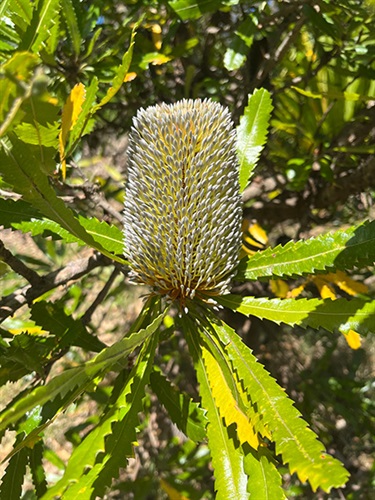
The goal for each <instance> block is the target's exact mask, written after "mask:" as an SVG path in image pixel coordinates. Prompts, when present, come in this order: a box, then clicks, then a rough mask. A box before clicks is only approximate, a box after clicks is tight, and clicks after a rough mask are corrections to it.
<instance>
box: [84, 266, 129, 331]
mask: <svg viewBox="0 0 375 500" xmlns="http://www.w3.org/2000/svg"><path fill="white" fill-rule="evenodd" d="M119 273H120V270H119V269H118V268H117V267H115V269H114V270H113V272H112V274H111V276H110V277H109V279H108V281H107V283H106V284H105V285H104V286H103V288H102V289H101V290H100V292H99V293H98V296H97V297H96V299H95V300H94V302H93V303H92V304H91V306H90V307H89V308H88V309H87V311H86V312H85V314H84V315H83V316H82V318H81V321H82V322H83V324H84V325H87V324H88V323H89V322H90V321H91V317H92V315H93V313H94V311H95V309H96V308H97V307H98V306H99V305H100V304H101V303H102V302H103V300H104V298H105V297H106V295H107V293H108V291H109V289H110V288H111V286H112V284H113V282H114V281H115V279H116V277H117V276H118V274H119Z"/></svg>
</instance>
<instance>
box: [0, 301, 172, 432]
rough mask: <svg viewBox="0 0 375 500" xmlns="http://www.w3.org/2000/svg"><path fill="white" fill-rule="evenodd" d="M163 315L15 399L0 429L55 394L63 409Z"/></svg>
mask: <svg viewBox="0 0 375 500" xmlns="http://www.w3.org/2000/svg"><path fill="white" fill-rule="evenodd" d="M149 304H150V302H149V303H147V304H146V306H145V310H147V308H149ZM164 315H165V311H164V312H163V313H161V314H159V315H158V316H156V317H155V316H154V319H153V321H152V322H151V324H150V325H148V326H147V327H146V328H144V329H141V330H139V331H137V332H134V333H132V334H131V335H130V336H129V337H126V338H124V339H122V340H120V341H119V342H117V343H116V344H114V345H113V346H111V347H107V348H106V349H104V350H103V351H101V352H100V353H99V354H98V355H97V356H95V357H94V358H93V359H92V360H90V361H88V362H87V363H85V364H84V365H82V366H78V367H76V368H71V369H69V370H67V371H65V372H63V373H62V374H60V375H57V376H56V377H54V378H53V379H51V380H50V382H49V383H48V384H46V385H44V386H41V387H37V388H36V389H34V390H32V391H31V392H30V393H29V394H27V395H26V396H25V397H24V398H22V399H20V400H17V401H15V402H14V404H12V405H11V406H10V407H8V408H7V409H6V410H4V411H3V412H2V413H1V414H0V431H1V430H2V429H6V428H7V427H8V426H9V425H10V424H12V423H14V422H17V421H18V420H19V419H20V418H22V416H23V415H25V413H26V412H28V411H30V410H31V409H33V408H34V407H35V406H37V405H43V404H45V403H46V402H47V401H50V400H53V399H55V398H57V397H60V398H61V409H64V408H65V407H66V406H67V405H69V404H70V403H71V401H74V399H76V398H77V397H78V396H79V395H80V394H81V393H82V392H83V391H84V390H85V389H86V388H87V387H88V386H89V385H90V383H91V382H92V380H93V379H94V378H95V377H99V376H100V377H102V376H104V374H105V373H106V372H107V371H108V370H111V369H112V370H114V369H116V363H120V364H121V362H123V361H124V360H125V359H126V356H127V355H128V354H129V353H130V352H131V351H133V350H134V349H135V348H136V347H137V346H139V345H141V344H142V343H143V342H144V341H145V340H146V339H147V338H148V337H150V336H151V335H152V334H153V333H155V331H156V330H157V329H158V328H159V326H160V324H161V322H162V321H163V318H164Z"/></svg>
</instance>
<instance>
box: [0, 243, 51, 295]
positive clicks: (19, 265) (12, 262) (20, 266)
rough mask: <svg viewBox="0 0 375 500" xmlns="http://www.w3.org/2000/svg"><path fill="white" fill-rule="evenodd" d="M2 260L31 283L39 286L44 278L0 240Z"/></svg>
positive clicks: (0, 256) (0, 258)
mask: <svg viewBox="0 0 375 500" xmlns="http://www.w3.org/2000/svg"><path fill="white" fill-rule="evenodd" d="M0 260H2V261H3V262H5V263H6V264H8V266H9V267H10V268H11V269H13V271H15V272H16V273H17V274H19V275H20V276H23V277H24V278H25V279H26V280H27V281H28V282H29V283H30V284H31V285H33V286H38V285H40V282H41V280H42V278H41V277H40V276H39V274H38V273H36V272H35V271H34V270H33V269H30V268H29V267H27V266H26V265H25V264H24V263H23V262H22V261H21V260H20V259H18V258H17V257H15V256H14V255H13V254H12V253H11V252H10V251H9V250H8V249H7V248H5V245H4V243H3V242H2V241H1V240H0Z"/></svg>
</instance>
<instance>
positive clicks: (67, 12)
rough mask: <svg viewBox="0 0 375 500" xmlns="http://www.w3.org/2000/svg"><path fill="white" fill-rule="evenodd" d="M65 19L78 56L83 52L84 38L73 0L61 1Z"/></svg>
mask: <svg viewBox="0 0 375 500" xmlns="http://www.w3.org/2000/svg"><path fill="white" fill-rule="evenodd" d="M61 6H62V11H63V14H64V19H65V22H66V25H67V27H68V30H69V34H70V37H71V39H72V45H73V49H74V53H75V54H76V56H78V54H79V53H80V51H81V42H82V37H81V33H80V30H79V26H78V21H77V14H76V11H75V7H74V5H73V2H72V0H61Z"/></svg>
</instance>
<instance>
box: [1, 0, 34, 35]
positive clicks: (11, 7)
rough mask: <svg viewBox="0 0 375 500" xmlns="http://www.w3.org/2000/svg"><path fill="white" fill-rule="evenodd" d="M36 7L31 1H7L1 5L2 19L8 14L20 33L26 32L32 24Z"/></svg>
mask: <svg viewBox="0 0 375 500" xmlns="http://www.w3.org/2000/svg"><path fill="white" fill-rule="evenodd" d="M33 8H34V5H33V4H32V3H31V2H30V1H29V0H16V1H14V0H9V1H8V0H5V1H3V2H1V4H0V19H2V16H3V15H4V12H6V13H7V15H8V16H9V18H10V20H11V21H12V22H13V23H14V24H15V26H16V27H17V28H18V30H19V31H20V32H24V31H25V30H26V28H27V26H28V25H29V24H30V22H31V17H32V12H33Z"/></svg>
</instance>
